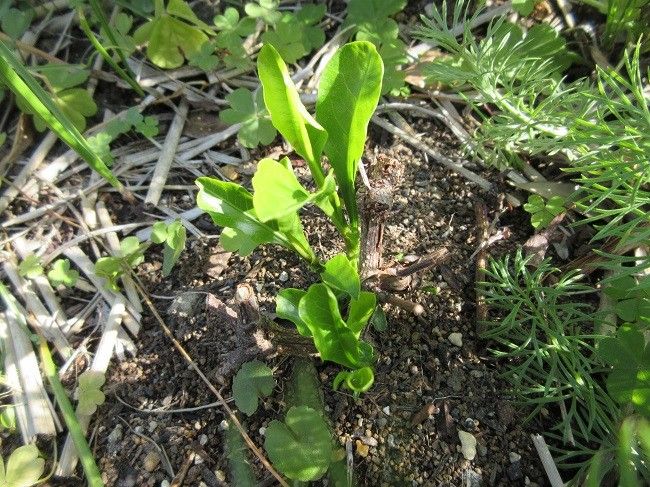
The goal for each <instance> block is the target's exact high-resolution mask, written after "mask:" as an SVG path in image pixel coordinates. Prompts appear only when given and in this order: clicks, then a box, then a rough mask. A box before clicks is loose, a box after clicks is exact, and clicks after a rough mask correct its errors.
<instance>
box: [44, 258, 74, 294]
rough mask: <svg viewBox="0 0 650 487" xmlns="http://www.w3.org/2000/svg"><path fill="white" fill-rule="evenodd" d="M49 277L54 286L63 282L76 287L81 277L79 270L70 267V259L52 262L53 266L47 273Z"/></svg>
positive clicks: (67, 285)
mask: <svg viewBox="0 0 650 487" xmlns="http://www.w3.org/2000/svg"><path fill="white" fill-rule="evenodd" d="M47 278H48V279H49V281H50V283H51V284H52V285H53V286H54V287H56V286H59V285H61V284H63V285H64V286H65V287H74V285H75V284H76V283H77V280H78V279H79V272H78V271H77V270H75V269H71V268H70V261H69V260H68V259H58V260H56V261H54V263H53V264H52V268H51V269H50V271H49V272H48V273H47Z"/></svg>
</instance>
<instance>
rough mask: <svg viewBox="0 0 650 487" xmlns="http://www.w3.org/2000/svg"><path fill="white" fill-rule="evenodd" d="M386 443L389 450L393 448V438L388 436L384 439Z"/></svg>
mask: <svg viewBox="0 0 650 487" xmlns="http://www.w3.org/2000/svg"><path fill="white" fill-rule="evenodd" d="M386 443H388V446H390V447H391V448H395V437H394V436H393V435H392V434H390V435H388V436H387V437H386Z"/></svg>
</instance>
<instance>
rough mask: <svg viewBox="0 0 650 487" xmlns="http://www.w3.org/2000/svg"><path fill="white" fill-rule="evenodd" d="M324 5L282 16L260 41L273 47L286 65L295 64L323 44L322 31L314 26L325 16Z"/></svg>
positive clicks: (323, 36)
mask: <svg viewBox="0 0 650 487" xmlns="http://www.w3.org/2000/svg"><path fill="white" fill-rule="evenodd" d="M325 11H326V7H325V5H305V6H304V7H303V8H302V9H300V10H299V11H298V12H297V13H296V14H295V15H294V14H284V15H283V16H282V19H281V20H280V22H279V23H278V24H277V25H276V26H275V28H274V29H273V30H270V31H267V32H265V33H264V34H262V41H263V42H264V43H268V44H271V45H273V47H275V48H276V49H277V51H278V52H279V53H280V55H281V56H282V59H284V60H285V62H287V63H295V62H296V61H297V60H298V59H300V58H302V57H304V56H306V55H307V54H309V53H310V52H311V51H312V50H314V49H317V48H319V47H320V46H322V45H323V43H324V42H325V33H324V32H323V29H321V28H319V27H316V26H315V24H317V23H318V22H320V20H321V19H322V18H323V16H324V15H325Z"/></svg>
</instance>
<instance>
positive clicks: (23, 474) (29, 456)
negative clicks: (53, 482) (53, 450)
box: [0, 445, 45, 487]
mask: <svg viewBox="0 0 650 487" xmlns="http://www.w3.org/2000/svg"><path fill="white" fill-rule="evenodd" d="M44 467H45V460H43V459H42V458H40V457H39V451H38V448H37V447H36V445H23V446H20V447H18V448H16V449H15V450H14V451H13V452H11V455H9V459H8V460H7V465H6V466H5V463H4V459H3V458H2V457H1V456H0V486H2V487H30V486H32V485H35V484H36V483H37V482H38V481H39V479H40V478H41V476H42V475H43V470H44Z"/></svg>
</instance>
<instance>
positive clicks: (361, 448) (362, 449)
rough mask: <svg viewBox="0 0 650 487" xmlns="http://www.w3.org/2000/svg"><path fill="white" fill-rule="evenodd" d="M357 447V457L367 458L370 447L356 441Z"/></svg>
mask: <svg viewBox="0 0 650 487" xmlns="http://www.w3.org/2000/svg"><path fill="white" fill-rule="evenodd" d="M356 445H357V455H359V456H360V457H363V458H366V457H367V456H368V452H369V451H370V448H369V447H368V445H366V444H364V443H363V442H362V441H360V440H357V441H356Z"/></svg>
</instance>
